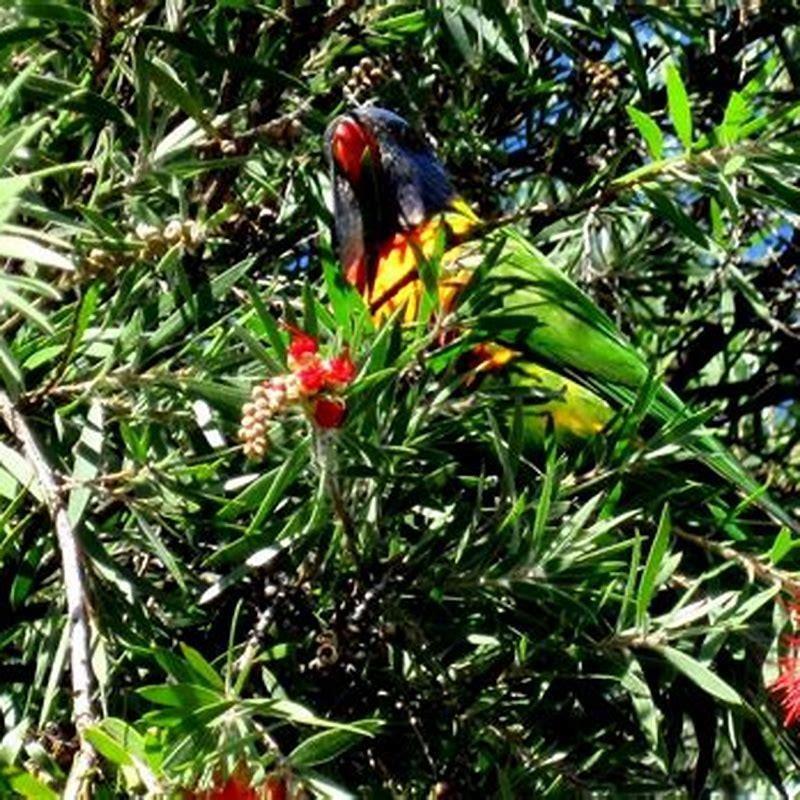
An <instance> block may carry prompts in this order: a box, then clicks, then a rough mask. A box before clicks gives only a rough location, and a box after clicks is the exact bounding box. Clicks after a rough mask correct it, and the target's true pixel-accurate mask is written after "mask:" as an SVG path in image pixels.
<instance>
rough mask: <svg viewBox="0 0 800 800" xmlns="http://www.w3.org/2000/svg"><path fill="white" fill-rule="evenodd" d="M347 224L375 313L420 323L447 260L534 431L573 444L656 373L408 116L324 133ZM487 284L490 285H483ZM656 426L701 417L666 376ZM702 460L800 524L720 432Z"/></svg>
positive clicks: (361, 285)
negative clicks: (487, 215)
mask: <svg viewBox="0 0 800 800" xmlns="http://www.w3.org/2000/svg"><path fill="white" fill-rule="evenodd" d="M325 149H326V155H327V158H328V161H329V163H330V165H331V175H332V181H333V201H334V217H335V235H336V241H337V247H338V252H339V257H340V259H341V262H342V266H343V269H344V274H345V277H346V279H347V281H348V282H349V283H350V284H352V285H353V286H354V287H355V288H356V289H357V290H358V291H359V293H360V294H361V296H362V297H363V299H364V301H365V303H366V305H367V306H368V308H369V311H370V313H371V315H372V317H373V319H374V320H375V321H376V322H381V321H384V320H386V319H387V318H388V317H390V316H393V315H395V314H397V315H399V316H400V317H401V318H402V319H404V320H405V321H406V322H411V321H415V320H416V319H417V317H418V315H419V313H420V308H421V304H422V303H423V301H424V300H423V299H424V298H425V296H426V291H427V290H426V274H425V273H424V269H425V268H426V264H427V263H428V262H429V260H433V259H436V260H438V264H437V269H438V274H437V276H436V280H437V282H438V283H437V286H438V302H439V306H440V308H442V309H443V310H445V311H449V310H452V309H453V308H454V307H455V306H456V304H458V303H459V302H463V301H464V298H465V297H469V299H468V300H467V301H466V302H468V303H472V305H473V307H476V308H479V309H480V313H479V314H477V315H476V317H475V319H476V320H477V322H476V325H479V326H480V329H477V328H476V329H475V330H473V331H470V333H471V334H473V337H474V339H475V344H474V346H473V354H474V355H475V356H476V357H477V358H478V366H477V370H479V371H480V370H484V371H487V372H488V371H491V372H493V373H495V374H497V373H498V372H500V373H502V374H503V375H504V377H505V378H506V379H507V380H508V381H509V382H510V383H511V384H513V385H514V387H515V390H516V392H517V393H518V394H519V392H520V391H522V393H523V394H524V392H525V391H526V390H529V398H530V402H528V403H527V404H526V410H525V416H524V422H525V426H526V429H527V434H528V436H529V438H536V437H541V436H542V435H543V434H544V431H545V430H546V428H547V425H548V424H551V425H552V427H553V429H554V432H555V435H556V437H557V438H558V439H560V440H562V441H569V440H575V439H578V440H580V439H585V438H587V437H589V436H592V435H596V434H598V433H600V432H601V431H603V429H604V428H605V427H606V426H607V424H608V423H609V421H610V420H611V419H612V417H613V416H614V414H615V413H616V411H617V410H618V409H620V408H624V407H626V406H629V405H631V404H632V403H633V402H634V401H635V400H636V397H637V394H638V392H639V391H640V389H641V387H642V386H643V385H644V384H645V382H646V381H648V379H649V375H650V371H649V369H648V366H647V363H646V361H645V360H644V358H643V357H642V356H641V354H640V353H638V352H637V351H636V349H635V348H634V347H633V345H632V344H631V343H630V342H629V341H628V340H627V339H626V338H625V337H624V336H623V335H622V334H621V333H620V331H619V330H618V329H617V328H616V326H615V325H614V323H613V322H612V321H611V319H610V318H609V317H608V316H607V315H606V314H605V313H604V312H603V311H602V310H601V309H600V308H598V306H597V305H596V304H595V303H594V302H593V301H592V300H591V299H590V298H589V297H588V296H587V295H586V294H584V293H583V292H582V291H581V290H580V289H579V288H578V286H577V285H576V284H574V283H573V282H572V281H571V280H570V279H569V278H568V277H567V276H566V275H564V274H563V273H562V272H561V271H559V270H558V269H557V268H556V267H554V266H553V265H552V264H551V263H549V262H548V260H547V258H546V257H545V256H544V255H543V254H542V253H540V252H539V251H538V250H537V249H536V248H534V247H533V246H532V245H531V244H530V243H528V242H527V241H525V239H524V238H523V237H522V236H521V235H520V234H519V233H518V232H516V231H515V230H513V229H512V228H511V227H510V226H504V227H500V228H497V229H494V230H490V229H489V228H488V226H484V225H483V224H482V223H481V220H480V219H479V218H478V217H477V216H476V215H475V213H474V212H473V211H472V210H471V208H470V207H469V205H468V204H467V203H466V202H465V201H464V200H463V199H462V198H461V197H459V195H458V194H457V193H456V191H455V189H454V188H453V186H452V184H451V182H450V179H449V177H448V175H447V173H446V171H445V168H444V166H443V164H442V163H441V161H440V160H439V159H438V158H437V156H436V154H435V153H434V151H433V150H432V149H431V147H430V146H429V145H428V143H427V142H426V140H425V139H424V138H423V137H422V136H421V135H419V134H418V133H417V132H416V131H415V130H414V129H413V128H412V127H411V126H410V125H409V124H408V123H407V122H406V121H405V120H404V119H403V118H402V117H400V116H398V115H397V114H395V113H393V112H391V111H388V110H386V109H383V108H379V107H377V106H365V107H361V108H358V109H355V110H352V111H349V112H348V113H346V114H343V115H342V116H339V117H337V118H336V119H335V120H334V121H333V122H332V123H331V124H330V125H329V126H328V130H327V131H326V134H325ZM475 284H477V286H476V285H475ZM648 415H649V417H650V418H652V419H653V420H654V421H655V422H656V423H659V424H665V423H668V422H674V421H675V419H676V418H680V417H682V416H683V417H687V416H689V409H688V408H687V406H686V405H685V404H684V403H683V402H682V401H681V399H680V398H679V397H678V396H677V395H676V394H675V393H674V392H672V391H671V390H670V389H669V388H668V387H667V386H664V385H659V386H657V387H656V392H655V396H654V398H653V400H652V402H651V403H650V405H649V408H648ZM689 447H690V448H691V449H692V450H693V451H694V453H695V454H696V455H697V457H698V458H699V459H700V460H702V461H703V462H705V463H706V464H708V465H709V466H710V467H711V468H712V469H713V470H714V471H715V472H717V473H718V474H719V475H721V476H722V477H723V478H725V479H726V480H727V481H729V482H730V483H731V484H733V486H735V487H736V488H737V489H738V490H739V491H740V492H741V493H743V494H744V495H745V496H746V497H753V498H754V499H755V502H757V503H758V504H759V505H761V506H762V507H764V508H765V510H767V511H768V512H769V513H770V514H771V515H772V516H773V517H775V518H776V519H778V520H779V521H780V522H782V523H784V524H787V525H790V526H791V527H793V528H795V529H797V528H798V523H797V522H796V521H795V520H794V519H793V518H792V517H790V516H789V515H788V514H787V512H786V511H785V510H784V509H782V508H781V507H780V506H779V505H778V504H777V503H775V502H774V501H773V500H772V499H771V498H770V497H769V496H768V495H766V494H765V493H764V492H763V489H762V488H761V487H760V486H759V484H758V483H757V482H756V481H755V480H754V479H753V478H752V477H751V476H750V475H748V474H747V472H746V471H745V470H744V469H743V468H742V466H741V465H740V464H739V463H738V461H737V460H736V459H735V458H734V456H733V455H732V454H731V453H729V452H728V451H727V450H726V449H725V448H724V447H723V446H722V445H721V444H720V443H719V442H718V441H717V440H716V439H714V438H713V437H712V436H711V435H707V434H698V435H695V436H693V437H692V439H691V442H690V444H689Z"/></svg>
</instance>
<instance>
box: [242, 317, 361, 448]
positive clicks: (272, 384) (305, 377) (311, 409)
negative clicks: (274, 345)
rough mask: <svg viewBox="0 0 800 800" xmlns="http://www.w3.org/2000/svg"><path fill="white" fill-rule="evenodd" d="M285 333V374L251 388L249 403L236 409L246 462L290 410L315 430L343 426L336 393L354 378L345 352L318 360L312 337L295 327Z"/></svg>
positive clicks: (343, 408)
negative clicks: (289, 335) (301, 412)
mask: <svg viewBox="0 0 800 800" xmlns="http://www.w3.org/2000/svg"><path fill="white" fill-rule="evenodd" d="M290 330H291V333H292V341H291V343H290V344H289V348H288V350H287V363H288V365H289V369H290V372H289V373H287V374H286V375H276V376H274V377H272V378H267V379H266V380H265V381H262V382H261V383H259V384H257V385H256V386H254V387H253V389H252V391H251V393H250V400H249V402H247V403H245V404H244V405H243V406H242V422H241V427H240V429H239V438H240V439H241V441H242V443H243V446H244V447H243V449H244V453H245V455H246V456H247V457H248V458H252V459H260V458H263V457H264V455H265V454H266V452H267V448H268V445H269V424H270V422H271V420H272V419H273V417H275V416H276V415H277V414H280V413H282V412H285V411H287V410H288V409H290V408H292V407H294V406H301V407H302V408H303V409H304V410H305V412H306V413H307V414H308V415H309V416H310V417H311V419H312V420H313V421H314V423H315V424H316V425H317V426H318V427H320V428H340V427H341V426H342V425H343V424H344V420H345V416H346V414H347V406H346V404H345V401H344V398H342V397H341V396H340V393H341V392H342V391H343V390H344V389H345V388H347V386H348V385H349V384H350V383H351V382H352V380H353V378H355V375H356V368H355V364H353V361H352V359H351V358H350V356H349V354H348V353H347V352H344V353H341V354H340V355H336V356H329V357H327V358H323V357H322V356H320V354H319V344H318V342H317V340H316V339H315V338H314V337H313V336H310V335H309V334H307V333H305V332H304V331H301V330H298V329H297V328H290Z"/></svg>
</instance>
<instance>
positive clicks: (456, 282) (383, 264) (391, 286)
mask: <svg viewBox="0 0 800 800" xmlns="http://www.w3.org/2000/svg"><path fill="white" fill-rule="evenodd" d="M479 223H480V220H479V219H478V217H477V216H476V215H475V213H474V212H473V211H472V209H471V208H470V207H469V206H468V205H467V203H465V202H464V201H463V200H461V199H460V198H457V199H455V200H454V201H452V202H451V204H450V206H449V207H448V208H447V209H446V210H445V211H442V212H440V213H439V214H436V215H435V216H433V217H431V218H430V219H427V220H425V221H423V222H421V223H420V224H419V225H417V226H416V227H415V228H411V229H409V230H406V231H401V232H397V233H395V234H393V235H392V236H390V237H389V238H387V239H386V240H384V241H383V242H381V243H380V244H379V245H378V247H377V248H376V249H375V251H374V253H373V254H372V255H371V258H372V259H373V264H371V265H370V267H371V270H370V272H371V275H372V280H371V281H370V282H369V283H368V284H367V285H365V286H364V287H363V288H362V289H361V293H362V296H363V297H364V300H365V302H366V303H367V305H368V306H369V309H370V313H371V314H372V317H373V319H374V320H375V321H376V322H382V321H383V320H385V319H386V318H387V317H389V316H391V315H392V314H393V313H394V312H395V311H396V310H397V309H398V308H402V309H403V312H402V317H403V320H404V321H406V322H412V321H414V320H416V319H417V316H418V313H419V305H420V303H421V301H422V297H423V295H424V293H425V287H424V284H423V282H422V280H421V278H420V262H424V261H436V260H437V259H438V258H439V257H442V261H441V262H440V267H442V268H445V269H443V270H441V271H440V276H439V303H440V306H441V307H442V308H444V309H445V310H448V309H449V307H450V306H451V305H452V303H453V300H454V299H455V297H456V296H457V294H458V292H459V291H460V290H461V288H463V283H464V281H463V276H461V277H459V278H456V276H455V275H450V274H448V273H447V270H446V267H447V263H446V262H447V261H448V256H449V252H448V251H450V249H451V248H452V247H453V245H456V244H458V242H459V241H460V240H462V239H465V238H468V236H469V234H470V232H471V231H472V230H473V228H475V227H476V226H477V225H478V224H479Z"/></svg>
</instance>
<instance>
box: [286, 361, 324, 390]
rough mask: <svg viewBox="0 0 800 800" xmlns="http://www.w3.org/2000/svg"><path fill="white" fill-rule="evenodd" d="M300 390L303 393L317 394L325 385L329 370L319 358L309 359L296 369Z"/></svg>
mask: <svg viewBox="0 0 800 800" xmlns="http://www.w3.org/2000/svg"><path fill="white" fill-rule="evenodd" d="M294 374H295V375H296V376H297V381H298V383H299V384H300V391H301V392H302V393H303V394H316V393H317V392H318V391H319V390H320V389H321V388H322V387H323V386H324V385H325V380H326V378H327V376H328V371H327V370H326V369H325V367H324V365H323V364H322V362H321V361H320V360H319V359H318V358H313V359H309V360H308V361H307V363H306V364H305V365H304V366H302V367H300V369H297V370H295V373H294Z"/></svg>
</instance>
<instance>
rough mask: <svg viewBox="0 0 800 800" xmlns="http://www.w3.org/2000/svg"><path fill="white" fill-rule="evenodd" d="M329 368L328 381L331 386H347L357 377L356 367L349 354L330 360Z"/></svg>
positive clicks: (328, 362)
mask: <svg viewBox="0 0 800 800" xmlns="http://www.w3.org/2000/svg"><path fill="white" fill-rule="evenodd" d="M327 368H328V373H327V376H326V380H327V383H328V385H329V386H334V387H338V386H347V384H348V383H351V382H352V380H353V378H355V376H356V365H355V364H354V363H353V359H352V358H350V355H349V354H348V353H344V354H343V355H340V356H333V357H332V358H329V359H328V361H327Z"/></svg>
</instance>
